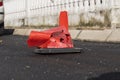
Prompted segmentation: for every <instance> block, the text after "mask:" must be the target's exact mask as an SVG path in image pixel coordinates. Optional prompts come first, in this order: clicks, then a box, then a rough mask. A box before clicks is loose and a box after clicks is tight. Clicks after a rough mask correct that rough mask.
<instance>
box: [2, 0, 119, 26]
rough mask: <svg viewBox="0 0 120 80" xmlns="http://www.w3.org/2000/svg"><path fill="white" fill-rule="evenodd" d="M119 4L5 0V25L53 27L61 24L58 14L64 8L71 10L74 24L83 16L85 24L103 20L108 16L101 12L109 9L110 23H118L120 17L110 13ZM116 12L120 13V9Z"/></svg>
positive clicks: (113, 0)
mask: <svg viewBox="0 0 120 80" xmlns="http://www.w3.org/2000/svg"><path fill="white" fill-rule="evenodd" d="M119 6H120V1H119V0H5V1H4V9H5V26H6V27H10V26H12V27H21V26H27V25H29V26H43V25H46V26H54V25H57V24H58V14H59V12H60V11H62V10H66V11H68V14H69V24H70V25H71V26H79V25H80V22H81V21H80V20H81V19H82V18H84V23H88V22H89V21H90V20H91V18H95V20H98V21H100V22H101V23H102V22H103V23H104V20H105V19H104V18H105V15H102V14H101V13H100V11H106V12H107V11H109V13H110V15H109V18H110V19H113V20H111V23H115V22H116V21H115V20H116V19H117V18H118V17H111V15H114V14H115V10H116V7H117V9H118V7H119ZM113 8H114V9H113ZM116 14H117V15H119V10H118V13H116ZM81 16H82V18H81ZM117 20H118V19H117ZM111 23H110V24H111ZM117 23H119V21H118V22H117Z"/></svg>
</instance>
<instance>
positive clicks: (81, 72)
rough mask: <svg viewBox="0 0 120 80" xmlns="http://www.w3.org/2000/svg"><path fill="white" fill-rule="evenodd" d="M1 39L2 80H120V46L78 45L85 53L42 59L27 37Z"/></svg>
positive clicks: (46, 56)
mask: <svg viewBox="0 0 120 80" xmlns="http://www.w3.org/2000/svg"><path fill="white" fill-rule="evenodd" d="M0 39H2V40H3V42H2V43H0V80H120V44H112V43H95V42H80V41H74V44H75V46H76V47H80V48H83V51H84V52H82V53H77V54H76V53H73V54H51V55H41V54H35V53H34V52H33V50H34V49H33V48H28V46H27V44H26V40H27V37H22V36H12V35H9V36H1V37H0Z"/></svg>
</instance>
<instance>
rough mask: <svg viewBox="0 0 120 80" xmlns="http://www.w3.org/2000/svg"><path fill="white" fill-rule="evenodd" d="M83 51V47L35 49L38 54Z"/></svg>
mask: <svg viewBox="0 0 120 80" xmlns="http://www.w3.org/2000/svg"><path fill="white" fill-rule="evenodd" d="M81 51H82V49H81V48H40V49H35V50H34V52H35V53H38V54H50V53H54V54H57V53H81Z"/></svg>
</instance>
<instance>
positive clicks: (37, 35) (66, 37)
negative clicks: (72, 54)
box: [27, 11, 73, 48]
mask: <svg viewBox="0 0 120 80" xmlns="http://www.w3.org/2000/svg"><path fill="white" fill-rule="evenodd" d="M27 43H28V46H30V47H39V48H73V43H72V39H71V36H70V34H69V32H68V15H67V12H66V11H62V12H60V16H59V26H58V27H55V28H52V29H50V30H45V31H41V32H38V31H32V32H31V33H30V36H29V39H28V41H27Z"/></svg>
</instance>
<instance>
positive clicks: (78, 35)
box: [13, 29, 120, 42]
mask: <svg viewBox="0 0 120 80" xmlns="http://www.w3.org/2000/svg"><path fill="white" fill-rule="evenodd" d="M31 31H43V29H15V31H14V33H13V35H22V36H29V34H30V32H31ZM69 32H70V34H71V37H72V39H78V40H82V41H97V42H120V35H119V34H120V29H116V30H110V29H109V30H69Z"/></svg>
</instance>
